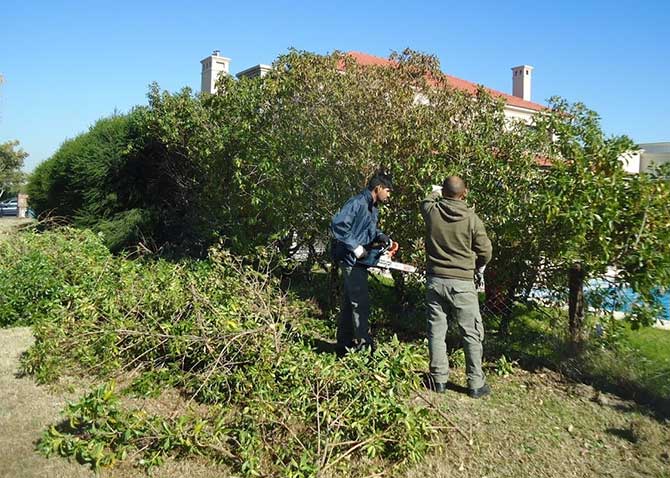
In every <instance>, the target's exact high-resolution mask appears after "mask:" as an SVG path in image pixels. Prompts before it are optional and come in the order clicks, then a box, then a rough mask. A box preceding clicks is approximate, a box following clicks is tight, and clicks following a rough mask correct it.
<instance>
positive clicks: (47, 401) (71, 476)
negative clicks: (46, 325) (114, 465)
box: [0, 327, 95, 478]
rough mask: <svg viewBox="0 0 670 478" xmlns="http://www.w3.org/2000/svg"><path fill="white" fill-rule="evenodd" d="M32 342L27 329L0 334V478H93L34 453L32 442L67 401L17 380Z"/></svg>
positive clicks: (26, 379)
mask: <svg viewBox="0 0 670 478" xmlns="http://www.w3.org/2000/svg"><path fill="white" fill-rule="evenodd" d="M32 342H33V336H32V334H31V332H30V328H29V327H17V328H12V329H4V330H0V430H2V432H0V464H1V465H2V466H0V477H2V478H5V477H7V478H10V477H11V478H19V477H21V478H24V477H25V478H32V477H49V478H52V477H53V478H61V477H63V478H66V477H67V478H76V477H80V476H81V477H91V476H95V475H94V474H93V473H92V472H91V471H88V470H87V469H86V468H84V467H82V466H80V465H79V464H77V463H74V464H72V463H68V462H67V461H66V460H47V459H46V458H43V457H41V456H40V455H38V454H37V453H35V451H34V448H35V442H36V441H37V440H38V439H39V437H40V435H41V433H42V431H43V430H44V429H46V427H47V426H49V425H51V424H53V423H55V422H56V421H57V420H58V417H59V413H60V410H61V409H62V408H63V406H64V405H65V402H66V399H67V398H68V397H67V396H66V395H64V394H54V393H51V391H50V390H49V388H47V387H40V386H37V385H36V384H35V382H34V381H33V379H32V378H31V377H18V376H17V373H18V361H19V357H20V355H21V353H23V352H24V351H25V350H26V349H27V348H28V347H29V346H30V345H31V344H32ZM70 398H74V397H70Z"/></svg>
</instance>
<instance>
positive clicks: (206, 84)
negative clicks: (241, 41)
mask: <svg viewBox="0 0 670 478" xmlns="http://www.w3.org/2000/svg"><path fill="white" fill-rule="evenodd" d="M200 63H201V64H202V72H201V73H200V79H201V81H200V91H201V92H202V93H211V94H214V93H216V80H218V79H219V77H220V76H221V75H228V74H230V73H229V70H230V58H225V57H223V56H220V55H219V50H214V51H213V52H212V54H211V55H210V56H208V57H207V58H205V59H204V60H201V61H200Z"/></svg>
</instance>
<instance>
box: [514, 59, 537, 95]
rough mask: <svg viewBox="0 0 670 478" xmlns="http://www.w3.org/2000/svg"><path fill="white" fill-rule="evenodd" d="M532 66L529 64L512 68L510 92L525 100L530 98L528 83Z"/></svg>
mask: <svg viewBox="0 0 670 478" xmlns="http://www.w3.org/2000/svg"><path fill="white" fill-rule="evenodd" d="M532 74H533V67H532V66H530V65H521V66H515V67H514V68H512V94H513V95H514V96H516V97H518V98H522V99H524V100H526V101H531V100H530V83H531V78H532Z"/></svg>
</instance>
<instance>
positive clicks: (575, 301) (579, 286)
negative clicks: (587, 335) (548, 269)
mask: <svg viewBox="0 0 670 478" xmlns="http://www.w3.org/2000/svg"><path fill="white" fill-rule="evenodd" d="M568 282H569V290H570V296H569V299H568V321H569V326H570V341H571V342H572V345H573V346H576V345H578V344H580V343H581V342H582V341H583V338H584V268H583V266H582V264H580V263H575V264H574V265H573V266H572V267H571V268H570V271H569V276H568Z"/></svg>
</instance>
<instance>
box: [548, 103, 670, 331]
mask: <svg viewBox="0 0 670 478" xmlns="http://www.w3.org/2000/svg"><path fill="white" fill-rule="evenodd" d="M551 104H552V105H551V106H552V109H551V112H549V113H546V114H541V115H539V116H538V117H537V119H536V128H537V129H538V131H540V132H541V133H542V134H544V135H547V136H552V137H553V138H554V140H553V141H551V142H549V143H546V146H547V148H548V149H547V150H546V151H545V154H547V155H548V156H549V157H550V158H551V161H552V167H551V168H550V169H549V170H548V171H547V174H546V175H545V176H544V178H543V181H542V183H541V187H542V194H541V196H540V198H541V202H540V203H538V204H536V207H537V210H538V211H540V213H541V214H540V218H541V220H542V224H543V234H542V239H541V245H540V248H539V250H540V253H541V255H542V257H543V259H544V267H543V268H542V274H543V276H544V278H543V283H544V284H545V286H546V287H549V288H551V289H553V290H565V289H564V288H563V287H561V285H562V284H565V283H566V282H567V281H566V280H565V275H566V273H567V274H568V276H569V282H570V291H571V294H570V335H571V338H572V340H573V341H574V342H579V341H580V340H581V339H582V338H583V337H582V336H583V333H584V330H583V318H584V313H585V307H584V304H583V303H582V302H583V298H582V296H583V288H584V284H585V282H587V281H588V280H589V279H594V278H602V277H604V276H605V273H606V272H607V270H608V268H610V270H615V271H616V272H617V275H618V277H617V284H616V285H617V287H619V288H622V287H629V286H630V287H632V288H633V289H634V290H635V292H637V293H638V294H639V295H640V302H639V304H638V307H636V313H635V314H632V315H631V318H632V320H633V323H634V324H635V325H639V324H649V323H651V322H652V321H653V318H654V317H655V313H654V309H655V308H656V304H655V300H654V295H655V291H656V290H657V289H658V288H659V286H667V285H668V284H670V231H668V228H667V224H668V222H669V221H670V207H669V205H668V197H670V188H669V186H668V182H667V181H663V180H661V179H660V176H659V175H656V174H651V175H650V174H638V175H631V174H628V173H626V172H625V171H624V169H623V164H622V162H621V160H620V158H621V157H622V155H623V154H625V153H627V152H630V151H633V150H635V149H636V148H635V145H634V143H633V142H632V140H630V138H627V137H625V136H614V137H606V136H605V134H604V133H603V131H602V129H601V128H600V118H599V117H598V115H597V114H596V113H595V112H594V111H591V110H589V109H588V108H586V107H585V106H584V105H583V104H580V103H576V104H570V103H568V102H567V101H565V100H563V99H560V98H553V99H552V101H551Z"/></svg>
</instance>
